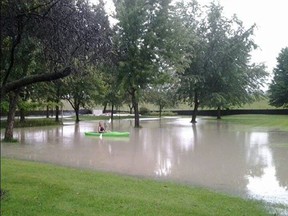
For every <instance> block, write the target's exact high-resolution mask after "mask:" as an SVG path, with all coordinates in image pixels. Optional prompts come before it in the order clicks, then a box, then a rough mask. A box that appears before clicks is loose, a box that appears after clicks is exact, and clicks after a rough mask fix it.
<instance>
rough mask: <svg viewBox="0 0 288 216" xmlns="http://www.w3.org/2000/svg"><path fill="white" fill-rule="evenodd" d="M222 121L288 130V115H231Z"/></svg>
mask: <svg viewBox="0 0 288 216" xmlns="http://www.w3.org/2000/svg"><path fill="white" fill-rule="evenodd" d="M221 121H226V122H232V123H235V124H244V125H250V126H251V127H266V128H277V129H279V130H285V131H288V115H231V116H224V117H223V118H222V120H221Z"/></svg>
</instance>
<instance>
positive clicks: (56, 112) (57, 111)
mask: <svg viewBox="0 0 288 216" xmlns="http://www.w3.org/2000/svg"><path fill="white" fill-rule="evenodd" d="M59 114H60V109H59V106H58V105H56V107H55V121H56V122H59Z"/></svg>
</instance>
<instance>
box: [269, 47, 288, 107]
mask: <svg viewBox="0 0 288 216" xmlns="http://www.w3.org/2000/svg"><path fill="white" fill-rule="evenodd" d="M277 62H278V64H277V66H276V68H274V77H273V80H272V83H271V84H270V86H269V99H270V100H269V103H270V105H273V106H276V107H288V47H286V48H284V49H282V50H281V52H280V53H279V56H278V58H277Z"/></svg>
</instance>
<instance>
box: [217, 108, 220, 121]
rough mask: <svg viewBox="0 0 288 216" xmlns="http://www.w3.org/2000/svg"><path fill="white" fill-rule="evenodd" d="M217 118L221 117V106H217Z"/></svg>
mask: <svg viewBox="0 0 288 216" xmlns="http://www.w3.org/2000/svg"><path fill="white" fill-rule="evenodd" d="M217 119H221V108H220V106H218V107H217Z"/></svg>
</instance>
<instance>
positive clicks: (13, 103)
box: [4, 90, 19, 141]
mask: <svg viewBox="0 0 288 216" xmlns="http://www.w3.org/2000/svg"><path fill="white" fill-rule="evenodd" d="M18 97H19V90H16V91H11V92H10V93H9V112H8V116H7V126H6V129H5V135H4V140H5V141H13V128H14V121H15V112H16V107H17V102H18Z"/></svg>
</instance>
